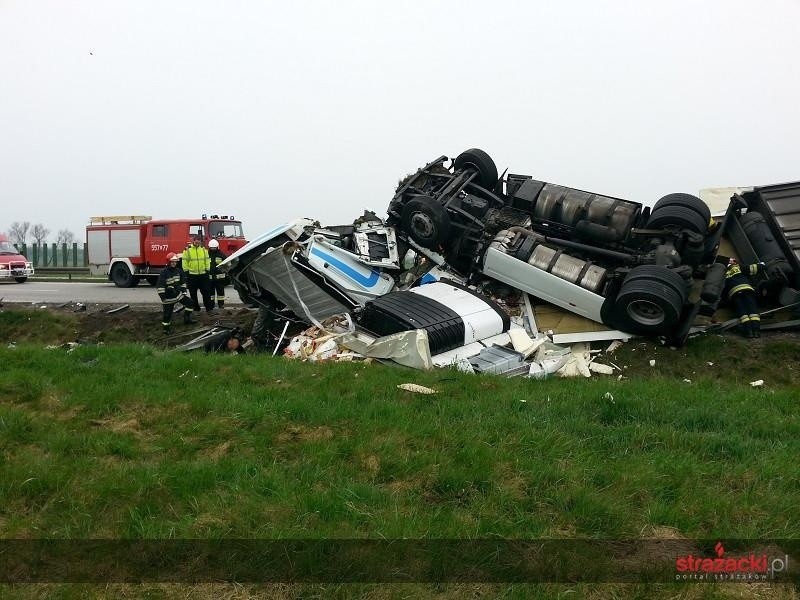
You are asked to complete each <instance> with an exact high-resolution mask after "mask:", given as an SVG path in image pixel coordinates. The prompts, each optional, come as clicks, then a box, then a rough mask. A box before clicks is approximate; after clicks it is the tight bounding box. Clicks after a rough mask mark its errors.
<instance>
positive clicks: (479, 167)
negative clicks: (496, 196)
mask: <svg viewBox="0 0 800 600" xmlns="http://www.w3.org/2000/svg"><path fill="white" fill-rule="evenodd" d="M453 166H454V167H455V169H456V170H460V169H475V170H476V171H477V172H478V177H477V178H476V179H474V181H475V183H477V184H478V185H480V186H481V187H484V188H486V189H487V190H490V191H491V190H493V189H494V186H495V185H496V184H497V165H495V164H494V161H493V160H492V157H491V156H489V155H488V154H487V153H486V152H484V151H483V150H481V149H479V148H470V149H469V150H465V151H464V152H462V153H461V154H459V155H458V156H457V157H456V159H455V161H453Z"/></svg>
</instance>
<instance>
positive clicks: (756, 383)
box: [750, 379, 764, 387]
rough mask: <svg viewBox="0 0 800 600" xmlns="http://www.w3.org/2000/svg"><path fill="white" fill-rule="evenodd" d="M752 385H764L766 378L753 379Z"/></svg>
mask: <svg viewBox="0 0 800 600" xmlns="http://www.w3.org/2000/svg"><path fill="white" fill-rule="evenodd" d="M750 385H751V386H752V387H761V386H762V385H764V380H763V379H756V380H755V381H751V382H750Z"/></svg>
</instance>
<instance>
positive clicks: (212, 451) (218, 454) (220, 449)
mask: <svg viewBox="0 0 800 600" xmlns="http://www.w3.org/2000/svg"><path fill="white" fill-rule="evenodd" d="M231 446H233V443H232V442H231V441H230V440H228V441H226V442H223V443H221V444H219V445H218V446H214V447H213V448H209V449H208V450H205V451H204V452H203V453H202V454H203V456H205V457H207V458H210V459H211V460H219V459H220V458H222V457H223V456H225V455H226V454H228V451H229V450H230V449H231Z"/></svg>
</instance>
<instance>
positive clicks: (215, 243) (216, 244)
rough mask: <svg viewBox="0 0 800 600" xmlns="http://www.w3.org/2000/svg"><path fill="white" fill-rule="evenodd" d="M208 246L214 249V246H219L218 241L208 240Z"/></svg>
mask: <svg viewBox="0 0 800 600" xmlns="http://www.w3.org/2000/svg"><path fill="white" fill-rule="evenodd" d="M208 247H209V248H211V249H212V250H214V249H215V248H219V242H218V241H217V240H209V242H208Z"/></svg>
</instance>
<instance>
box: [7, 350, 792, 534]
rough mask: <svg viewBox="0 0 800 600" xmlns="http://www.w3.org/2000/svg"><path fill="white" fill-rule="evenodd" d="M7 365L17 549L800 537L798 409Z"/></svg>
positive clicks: (23, 354) (287, 368) (364, 377)
mask: <svg viewBox="0 0 800 600" xmlns="http://www.w3.org/2000/svg"><path fill="white" fill-rule="evenodd" d="M0 361H2V364H3V365H4V377H3V378H2V381H0V450H2V463H1V464H0V532H2V536H3V537H50V536H52V537H148V538H150V537H218V536H226V537H270V538H273V537H320V538H322V537H386V538H401V537H423V536H428V537H491V536H502V537H517V538H526V537H542V536H589V537H603V536H607V537H618V536H621V537H637V536H657V535H658V534H659V532H662V531H663V530H664V528H669V530H670V531H674V532H675V533H676V534H678V535H685V536H688V537H700V536H708V537H717V536H721V537H797V536H798V535H800V526H799V523H798V521H800V517H798V515H797V511H796V507H797V506H798V504H800V486H798V479H799V476H800V465H799V464H798V461H797V460H796V457H797V456H798V453H799V452H798V451H800V435H798V434H800V426H798V419H797V399H798V398H797V392H796V389H793V388H792V387H777V388H774V387H767V388H761V389H753V388H750V387H749V386H742V385H740V384H732V383H723V382H718V381H715V380H713V379H707V378H703V377H702V376H701V377H699V378H698V379H697V380H695V381H693V382H692V384H686V383H684V382H682V381H675V380H672V379H665V378H661V377H657V376H656V377H652V378H647V379H644V378H642V379H630V380H623V381H616V380H610V379H595V380H590V381H582V380H552V381H545V382H535V381H528V380H523V379H513V380H504V379H500V378H495V377H474V376H466V375H461V374H458V373H454V372H449V371H437V372H432V373H419V372H414V371H408V370H405V369H399V368H388V367H381V366H376V365H370V366H364V365H358V366H357V365H347V364H328V365H305V364H300V363H295V362H291V361H287V360H284V359H279V358H276V359H272V358H270V357H266V356H256V357H227V356H206V355H198V354H194V355H188V354H165V353H161V352H159V351H156V350H154V349H152V348H148V347H144V346H131V347H105V348H98V347H81V348H78V349H76V350H75V351H73V352H71V353H65V352H64V351H63V350H44V349H41V348H38V347H36V348H35V347H32V346H21V347H18V348H16V349H7V348H3V349H2V350H0ZM406 381H414V382H417V383H421V384H423V385H429V386H431V387H434V388H435V389H437V390H438V392H439V393H438V394H436V395H435V396H422V395H413V394H409V393H407V392H402V391H400V390H398V389H396V387H395V386H396V384H398V383H403V382H406ZM607 392H609V393H610V394H611V396H613V399H610V398H609V397H607V395H606V393H607Z"/></svg>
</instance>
